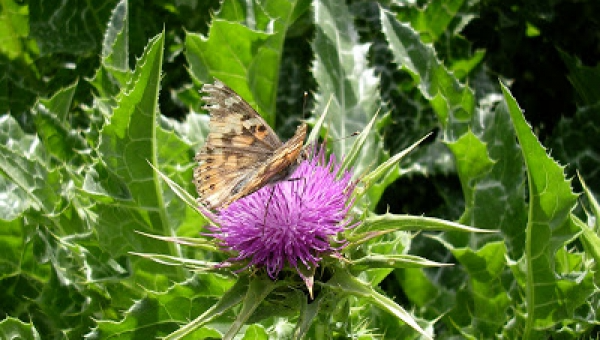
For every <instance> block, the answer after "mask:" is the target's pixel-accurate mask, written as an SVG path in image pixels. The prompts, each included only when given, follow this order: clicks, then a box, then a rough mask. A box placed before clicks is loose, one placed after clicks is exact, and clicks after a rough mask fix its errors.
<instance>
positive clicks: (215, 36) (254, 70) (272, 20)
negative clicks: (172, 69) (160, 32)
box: [185, 1, 303, 127]
mask: <svg viewBox="0 0 600 340" xmlns="http://www.w3.org/2000/svg"><path fill="white" fill-rule="evenodd" d="M238 6H241V7H242V8H238ZM297 6H298V1H285V2H276V3H275V2H267V3H265V4H264V5H263V4H258V3H254V2H251V3H248V4H242V3H241V2H240V3H237V2H225V3H223V8H222V9H221V11H220V12H219V13H218V16H217V17H215V18H214V19H213V22H212V25H211V27H210V32H209V35H208V38H204V37H203V36H202V35H200V34H196V33H191V32H188V33H187V35H186V42H185V45H186V51H187V53H186V57H187V59H188V63H189V65H190V73H191V74H192V76H193V77H194V78H196V79H198V80H201V81H202V82H204V83H206V82H211V81H212V80H211V77H215V78H218V79H219V80H221V81H223V82H224V83H226V84H227V85H228V86H229V87H231V88H232V89H234V90H235V91H236V92H237V93H238V94H239V95H240V96H241V97H242V98H244V99H245V100H246V101H247V102H248V103H250V105H252V106H253V107H255V108H256V109H257V111H258V112H259V113H260V114H261V115H262V117H263V118H264V119H265V120H266V121H267V123H268V124H269V125H270V126H272V127H273V126H274V125H275V103H276V101H275V98H276V94H277V84H278V82H279V73H278V72H277V71H278V70H279V65H280V62H281V55H282V49H283V42H284V39H285V34H286V32H287V29H288V28H289V26H290V25H292V23H293V21H294V19H295V18H296V16H297V15H298V13H296V12H295V9H296V8H297ZM300 8H303V7H302V6H301V7H300Z"/></svg>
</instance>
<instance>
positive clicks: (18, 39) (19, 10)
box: [0, 0, 29, 112]
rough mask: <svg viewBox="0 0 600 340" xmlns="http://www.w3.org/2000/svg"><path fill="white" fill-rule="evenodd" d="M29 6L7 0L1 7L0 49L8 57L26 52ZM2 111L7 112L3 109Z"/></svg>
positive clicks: (18, 55) (15, 56) (11, 57)
mask: <svg viewBox="0 0 600 340" xmlns="http://www.w3.org/2000/svg"><path fill="white" fill-rule="evenodd" d="M28 14H29V13H28V8H27V6H25V5H24V4H23V3H18V2H16V1H12V0H9V1H5V2H3V3H2V8H0V36H1V37H3V38H2V44H0V51H1V52H2V54H3V55H6V56H7V57H8V59H15V58H17V57H20V56H22V54H23V53H24V52H25V51H24V47H25V46H23V43H22V39H24V38H26V37H27V36H28V35H29V15H28ZM0 112H5V110H2V111H0Z"/></svg>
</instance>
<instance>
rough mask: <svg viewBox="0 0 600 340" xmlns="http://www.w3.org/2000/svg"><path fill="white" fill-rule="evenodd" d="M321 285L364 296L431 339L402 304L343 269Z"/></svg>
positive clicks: (337, 290)
mask: <svg viewBox="0 0 600 340" xmlns="http://www.w3.org/2000/svg"><path fill="white" fill-rule="evenodd" d="M322 285H323V286H324V287H327V288H329V289H331V290H332V291H336V292H343V293H345V294H351V295H354V296H357V297H361V298H365V299H367V300H369V301H370V302H371V303H373V304H375V305H376V306H377V307H379V308H381V309H382V310H384V311H387V312H388V313H391V314H392V315H394V316H395V317H397V318H398V319H400V320H402V321H403V322H404V323H406V324H407V325H408V326H410V327H411V328H412V329H414V330H415V331H417V332H419V333H420V334H421V335H422V336H423V337H425V338H426V339H432V336H431V334H430V333H428V332H425V330H423V329H422V328H421V326H419V324H418V323H417V322H416V320H415V319H414V318H413V316H412V315H411V314H410V313H408V312H407V311H406V310H405V309H404V308H402V306H400V305H398V304H396V303H395V302H394V301H393V300H391V299H390V298H388V297H386V296H384V295H381V294H379V293H378V292H377V291H376V290H375V289H373V288H372V287H370V286H369V285H367V284H365V283H363V282H361V281H360V280H358V279H357V278H355V277H353V276H352V275H350V274H349V273H348V272H346V271H345V270H338V271H336V273H335V274H334V275H333V277H332V278H331V280H329V281H327V283H322Z"/></svg>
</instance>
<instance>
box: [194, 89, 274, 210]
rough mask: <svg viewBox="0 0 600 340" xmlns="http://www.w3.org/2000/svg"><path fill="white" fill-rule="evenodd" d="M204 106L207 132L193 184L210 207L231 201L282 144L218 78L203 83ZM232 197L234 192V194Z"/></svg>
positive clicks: (198, 156)
mask: <svg viewBox="0 0 600 340" xmlns="http://www.w3.org/2000/svg"><path fill="white" fill-rule="evenodd" d="M202 91H203V92H204V93H206V95H207V96H205V97H204V98H203V99H204V101H205V103H206V106H205V107H204V108H205V109H206V110H208V112H209V113H210V116H211V118H210V123H209V125H210V132H209V134H208V138H207V140H206V143H205V145H204V147H203V148H202V149H201V150H200V151H199V152H198V154H197V155H196V157H195V160H197V161H198V162H199V166H198V167H197V168H196V169H195V170H194V184H195V185H196V190H197V191H198V194H199V196H200V201H201V202H202V203H203V204H205V205H206V206H207V207H209V208H210V209H212V208H217V207H220V206H223V205H227V204H229V203H231V202H233V201H234V200H235V199H237V198H235V199H232V193H235V192H236V191H237V192H240V191H241V190H240V189H241V188H243V187H245V186H246V185H247V184H248V183H250V182H251V178H253V176H254V175H255V174H256V171H257V168H259V167H260V165H261V164H264V163H265V162H266V161H268V159H269V158H270V157H272V156H273V154H274V153H275V151H276V150H278V149H279V148H280V147H282V146H283V143H282V142H281V141H280V140H279V138H278V137H277V135H276V134H275V132H274V131H273V130H272V129H271V127H269V125H268V124H267V123H266V122H265V121H264V119H262V117H260V115H259V114H258V113H257V112H256V111H255V110H254V109H253V108H252V107H251V106H250V105H249V104H248V103H247V102H246V101H244V100H243V99H242V98H241V97H240V96H239V95H238V94H237V93H235V92H234V91H233V90H232V89H230V88H229V87H227V86H226V85H225V84H223V83H222V82H220V81H218V80H217V81H215V82H214V84H206V85H204V86H203V88H202ZM234 196H235V195H234Z"/></svg>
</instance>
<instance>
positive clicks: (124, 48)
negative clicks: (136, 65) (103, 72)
mask: <svg viewBox="0 0 600 340" xmlns="http://www.w3.org/2000/svg"><path fill="white" fill-rule="evenodd" d="M102 58H103V60H102V64H103V65H104V66H106V67H110V68H112V69H116V70H121V71H129V1H128V0H121V1H119V3H118V4H117V6H115V8H114V9H113V11H112V14H111V17H110V21H109V23H108V27H107V29H106V31H105V33H104V39H103V42H102Z"/></svg>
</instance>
